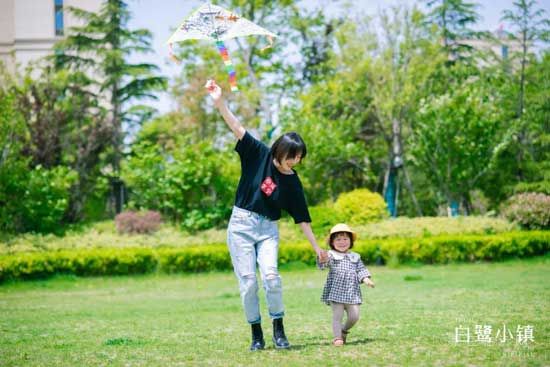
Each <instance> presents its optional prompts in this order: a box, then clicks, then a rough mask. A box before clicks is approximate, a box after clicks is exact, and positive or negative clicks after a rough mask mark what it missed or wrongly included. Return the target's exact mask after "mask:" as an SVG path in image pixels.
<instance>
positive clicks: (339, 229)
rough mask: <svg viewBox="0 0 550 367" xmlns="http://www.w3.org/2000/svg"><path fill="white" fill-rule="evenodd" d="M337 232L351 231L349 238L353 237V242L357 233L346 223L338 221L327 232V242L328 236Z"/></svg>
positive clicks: (328, 240)
mask: <svg viewBox="0 0 550 367" xmlns="http://www.w3.org/2000/svg"><path fill="white" fill-rule="evenodd" d="M338 232H348V233H351V238H352V239H353V241H354V242H355V240H356V239H357V233H355V232H354V231H352V229H351V228H350V227H349V226H348V225H347V224H344V223H338V224H336V225H335V226H334V227H332V228H331V229H330V233H329V235H328V238H327V243H329V242H330V236H332V235H333V234H334V233H338Z"/></svg>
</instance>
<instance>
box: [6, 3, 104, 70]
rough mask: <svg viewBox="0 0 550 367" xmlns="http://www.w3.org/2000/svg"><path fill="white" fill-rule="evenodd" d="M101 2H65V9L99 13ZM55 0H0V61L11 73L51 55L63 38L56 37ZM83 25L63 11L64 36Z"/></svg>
mask: <svg viewBox="0 0 550 367" xmlns="http://www.w3.org/2000/svg"><path fill="white" fill-rule="evenodd" d="M101 4H102V0H64V1H63V6H64V7H68V6H74V7H76V8H81V9H85V10H88V11H94V12H96V11H98V10H99V9H100V7H101ZM54 13H55V1H54V0H0V60H1V61H3V62H4V63H6V65H7V66H8V70H10V71H12V72H13V71H14V69H15V68H16V67H17V69H19V70H22V69H23V68H24V67H25V66H26V65H28V63H30V62H32V61H35V60H37V59H39V58H41V57H44V56H47V55H48V54H50V53H51V52H52V47H53V45H54V43H55V42H56V41H58V40H59V39H61V36H56V35H55V14H54ZM80 24H81V22H80V21H78V20H77V19H75V18H74V17H73V16H71V15H69V14H68V12H67V11H66V10H65V11H64V12H63V25H64V30H65V34H67V31H68V29H69V28H70V27H72V26H75V25H80Z"/></svg>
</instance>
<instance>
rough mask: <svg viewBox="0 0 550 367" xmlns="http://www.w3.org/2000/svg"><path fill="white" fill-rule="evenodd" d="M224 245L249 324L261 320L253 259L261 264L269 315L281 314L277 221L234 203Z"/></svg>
mask: <svg viewBox="0 0 550 367" xmlns="http://www.w3.org/2000/svg"><path fill="white" fill-rule="evenodd" d="M227 247H228V248H229V253H230V255H231V262H232V263H233V269H234V271H235V275H236V276H237V279H238V280H239V290H240V293H241V300H242V303H243V307H244V312H245V316H246V319H247V321H248V322H249V323H250V324H256V323H259V322H260V321H261V316H260V303H259V299H258V279H257V278H256V263H258V267H259V268H260V276H261V278H262V284H263V287H264V290H265V297H266V301H267V307H268V310H269V316H270V317H271V318H272V319H278V318H281V317H283V316H284V306H283V288H282V283H281V277H280V276H279V271H278V269H277V256H278V250H279V229H278V228H277V222H276V221H272V220H270V219H269V218H267V217H264V216H262V215H260V214H257V213H254V212H251V211H248V210H245V209H241V208H237V207H236V206H235V207H233V212H232V213H231V219H230V220H229V226H228V228H227Z"/></svg>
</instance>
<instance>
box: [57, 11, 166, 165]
mask: <svg viewBox="0 0 550 367" xmlns="http://www.w3.org/2000/svg"><path fill="white" fill-rule="evenodd" d="M69 11H70V12H71V13H72V14H73V15H74V16H76V17H77V18H79V19H81V20H82V21H83V23H84V24H83V25H82V26H77V27H73V28H72V29H70V33H69V35H68V36H67V37H66V38H65V39H64V40H62V41H60V42H58V43H57V44H56V46H55V49H56V55H55V60H56V63H57V66H58V67H59V68H66V69H69V70H78V71H81V72H82V73H84V74H85V75H86V76H87V78H88V80H89V81H90V83H91V87H90V88H89V91H90V92H91V93H94V95H95V97H96V98H97V99H98V100H99V101H100V107H101V108H104V109H105V110H106V111H107V112H108V113H107V116H106V120H105V124H106V125H107V126H109V128H110V130H111V136H110V141H109V145H110V149H109V157H108V163H109V164H110V165H111V166H112V170H113V171H114V175H118V172H119V168H120V162H121V159H122V156H123V148H124V138H125V137H126V136H127V132H128V129H129V127H131V126H133V125H139V124H141V123H142V122H143V121H144V120H145V119H147V118H149V117H150V115H151V113H152V112H153V110H152V108H151V107H149V106H146V105H141V104H138V103H137V102H138V101H140V100H143V99H145V98H148V99H156V98H157V97H156V96H155V94H154V93H155V92H156V91H159V90H164V89H165V88H166V79H165V78H164V77H160V76H157V75H156V73H157V72H158V67H157V66H156V65H153V64H149V63H130V62H128V58H129V56H130V55H133V54H140V53H146V52H150V51H151V33H150V32H149V31H148V30H146V29H136V30H131V29H129V28H128V21H129V19H130V12H129V10H128V8H127V5H126V2H125V1H122V0H106V1H105V2H103V5H102V7H101V9H100V11H99V12H98V13H94V12H89V11H85V10H82V9H77V8H74V7H70V8H69Z"/></svg>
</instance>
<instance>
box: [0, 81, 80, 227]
mask: <svg viewBox="0 0 550 367" xmlns="http://www.w3.org/2000/svg"><path fill="white" fill-rule="evenodd" d="M16 106H17V92H15V91H13V90H12V91H9V92H8V91H4V90H0V148H2V150H1V156H0V204H1V205H0V231H6V232H27V231H36V232H60V231H61V230H62V227H63V226H62V219H63V217H64V215H65V213H66V211H67V209H68V205H69V190H70V187H71V186H72V184H73V183H74V182H75V181H76V174H75V172H74V171H71V170H70V169H69V168H66V167H62V166H56V167H51V168H50V169H47V168H45V167H43V166H42V165H40V164H38V165H36V166H35V167H32V165H31V159H29V158H26V157H25V156H23V154H22V153H23V151H24V149H25V146H27V144H28V143H29V139H28V138H29V135H30V136H31V139H32V134H29V133H28V132H29V131H30V128H29V127H28V126H25V123H24V122H25V121H26V120H24V116H23V115H22V114H21V113H20V112H19V111H18V110H17V108H16Z"/></svg>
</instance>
